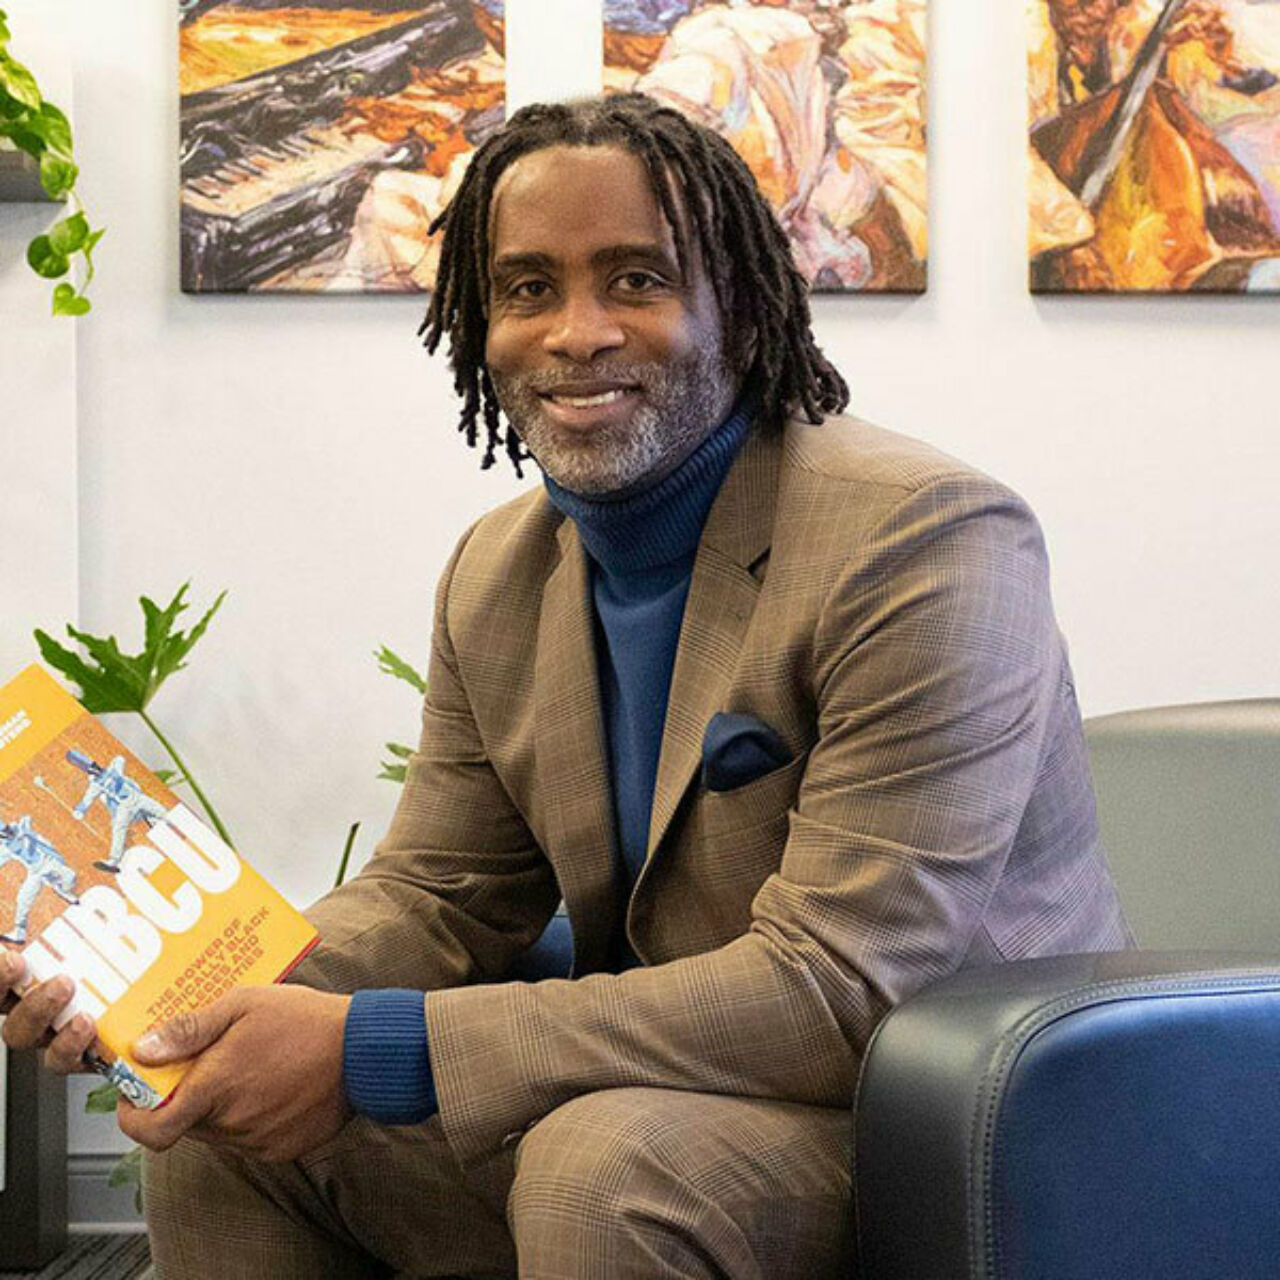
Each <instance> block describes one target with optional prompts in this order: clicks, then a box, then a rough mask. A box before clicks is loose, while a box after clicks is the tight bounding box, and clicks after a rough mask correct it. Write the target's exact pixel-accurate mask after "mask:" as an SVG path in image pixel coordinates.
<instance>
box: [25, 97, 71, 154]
mask: <svg viewBox="0 0 1280 1280" xmlns="http://www.w3.org/2000/svg"><path fill="white" fill-rule="evenodd" d="M32 124H33V128H34V129H35V132H37V133H38V134H39V135H40V136H41V137H42V138H43V139H44V140H45V142H47V143H48V144H49V146H50V147H51V148H52V149H53V150H54V151H56V152H58V153H59V155H64V156H66V157H67V158H68V159H70V158H71V121H70V120H68V119H67V117H66V115H64V114H63V112H61V111H59V110H58V108H57V107H55V106H54V105H53V103H52V102H42V103H41V104H40V115H39V117H38V123H37V122H36V121H33V122H32Z"/></svg>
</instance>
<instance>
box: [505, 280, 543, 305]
mask: <svg viewBox="0 0 1280 1280" xmlns="http://www.w3.org/2000/svg"><path fill="white" fill-rule="evenodd" d="M550 288H551V286H550V285H549V284H548V283H547V282H546V281H545V280H517V281H516V283H515V284H513V285H512V286H511V287H510V288H509V289H508V290H507V293H508V294H509V295H510V296H511V297H513V298H520V299H525V300H528V301H531V302H536V301H538V299H540V298H545V297H546V296H547V293H548V292H549V290H550Z"/></svg>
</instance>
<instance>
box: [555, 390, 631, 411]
mask: <svg viewBox="0 0 1280 1280" xmlns="http://www.w3.org/2000/svg"><path fill="white" fill-rule="evenodd" d="M626 394H627V393H626V392H625V391H623V390H621V389H618V390H614V391H605V392H602V393H601V394H600V395H598V396H554V395H553V396H552V397H551V398H552V399H553V400H554V401H555V402H556V404H567V405H571V406H572V407H573V408H575V409H592V408H594V407H595V406H596V405H598V404H612V403H613V402H614V401H615V400H621V399H622V397H623V396H624V395H626Z"/></svg>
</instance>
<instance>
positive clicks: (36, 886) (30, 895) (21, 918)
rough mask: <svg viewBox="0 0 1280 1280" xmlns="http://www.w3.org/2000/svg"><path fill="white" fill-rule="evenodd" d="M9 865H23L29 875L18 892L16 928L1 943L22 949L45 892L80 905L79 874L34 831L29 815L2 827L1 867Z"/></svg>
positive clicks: (14, 920)
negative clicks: (37, 906) (42, 894)
mask: <svg viewBox="0 0 1280 1280" xmlns="http://www.w3.org/2000/svg"><path fill="white" fill-rule="evenodd" d="M7 862H18V863H21V865H22V866H24V867H25V868H26V869H27V874H26V878H25V879H24V880H23V882H22V888H20V889H19V890H18V897H17V902H16V906H15V909H14V915H13V927H12V928H11V929H10V930H9V932H8V933H0V942H12V943H14V944H16V945H17V946H22V945H23V943H25V942H26V940H27V923H28V921H29V920H30V919H31V908H32V907H33V906H35V902H36V899H37V898H38V897H39V896H40V891H41V890H42V889H51V890H52V891H53V892H54V893H56V894H57V895H58V897H60V898H61V899H62V900H63V901H64V902H69V903H71V904H72V906H74V905H76V903H78V902H79V901H80V898H79V895H78V894H77V893H76V873H75V871H74V870H73V869H72V868H71V867H70V866H68V865H67V861H66V859H65V858H63V856H62V855H61V854H60V853H59V852H58V851H57V849H55V848H54V846H53V845H52V844H51V843H50V842H49V841H48V840H46V839H45V838H44V836H42V835H41V834H40V833H39V832H38V831H36V830H35V829H34V828H33V827H32V825H31V817H30V815H29V814H27V815H24V816H23V817H21V818H19V819H18V821H17V822H4V823H0V865H4V864H5V863H7Z"/></svg>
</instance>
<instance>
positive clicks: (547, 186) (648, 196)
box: [489, 146, 683, 265]
mask: <svg viewBox="0 0 1280 1280" xmlns="http://www.w3.org/2000/svg"><path fill="white" fill-rule="evenodd" d="M672 199H673V201H674V204H675V208H676V213H677V216H678V217H680V216H682V213H683V210H682V207H681V202H680V196H679V192H678V190H675V189H674V184H673V189H672ZM677 234H678V232H677V231H676V230H674V229H673V228H672V227H671V225H670V223H669V222H668V220H667V217H666V215H665V213H664V211H663V209H662V205H661V203H660V201H659V198H658V195H657V193H656V192H655V191H654V190H653V185H652V181H651V179H650V176H649V171H648V168H647V167H646V165H645V163H644V161H643V160H642V159H641V158H640V157H639V156H637V155H635V154H633V153H632V152H630V151H627V150H626V149H624V148H622V147H617V146H590V147H584V146H573V147H569V146H553V147H544V148H541V149H539V150H537V151H532V152H529V153H527V154H526V155H523V156H521V157H520V158H519V159H517V160H515V161H513V162H512V163H511V165H510V166H509V167H508V168H507V169H506V170H505V171H504V172H503V173H502V175H501V176H500V177H499V179H498V181H497V184H496V185H495V187H494V191H493V196H492V198H491V200H490V204H489V247H490V262H491V265H496V263H497V262H498V261H499V260H501V259H504V258H508V257H510V256H512V255H533V254H538V255H542V256H545V257H552V258H556V259H561V258H568V257H571V256H584V255H585V256H587V257H590V258H591V259H592V260H601V259H602V258H604V257H608V256H612V257H618V256H621V255H622V254H623V253H625V252H626V251H628V250H631V251H634V252H636V253H638V254H642V253H643V252H645V251H648V252H651V253H653V254H655V255H659V256H665V257H666V258H667V259H668V260H670V261H672V262H674V261H675V259H676V255H677V252H678V250H677V245H676V235H677Z"/></svg>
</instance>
